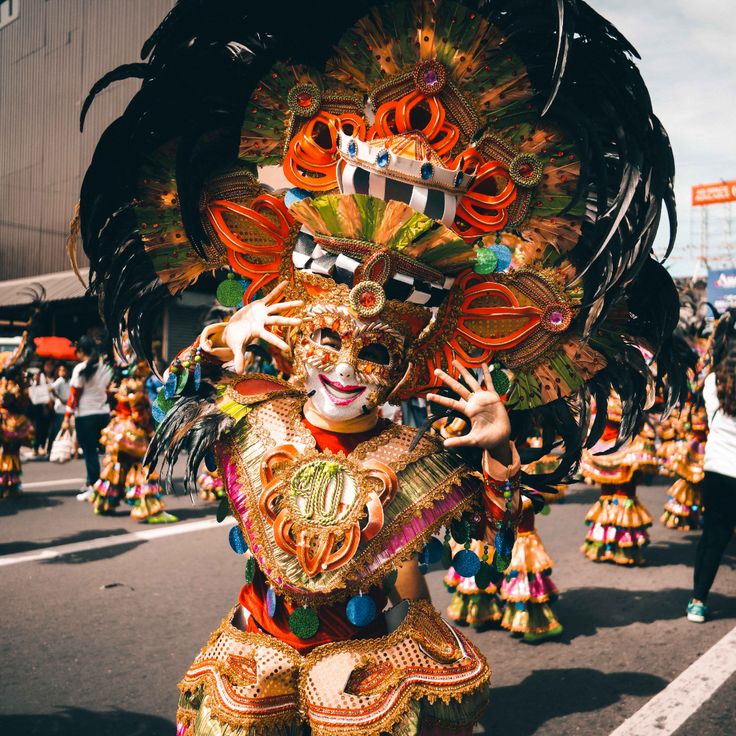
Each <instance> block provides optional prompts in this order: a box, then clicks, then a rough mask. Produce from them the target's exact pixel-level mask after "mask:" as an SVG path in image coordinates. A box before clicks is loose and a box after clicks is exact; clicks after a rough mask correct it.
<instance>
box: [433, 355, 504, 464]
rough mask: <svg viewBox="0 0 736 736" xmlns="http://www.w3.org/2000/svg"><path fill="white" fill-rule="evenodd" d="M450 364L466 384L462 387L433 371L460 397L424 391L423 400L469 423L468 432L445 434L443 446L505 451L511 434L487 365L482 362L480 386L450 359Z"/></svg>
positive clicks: (472, 376)
mask: <svg viewBox="0 0 736 736" xmlns="http://www.w3.org/2000/svg"><path fill="white" fill-rule="evenodd" d="M453 365H454V366H455V368H457V369H458V371H459V372H460V375H461V376H462V377H463V379H464V380H465V382H466V384H467V386H463V385H462V383H460V382H459V381H456V380H455V379H454V378H453V377H452V376H450V375H448V374H447V373H445V372H444V371H443V370H440V369H439V368H438V369H437V370H435V372H434V373H435V375H436V376H437V377H438V378H439V379H440V380H441V381H442V382H443V383H444V384H445V385H446V386H447V387H448V388H450V389H452V390H453V391H454V392H455V393H456V394H458V396H459V397H460V398H459V399H451V398H450V397H448V396H441V395H440V394H427V400H428V401H433V402H434V403H436V404H440V406H445V407H447V408H448V409H452V410H453V411H456V412H458V413H460V414H463V415H465V416H466V417H467V418H468V420H469V422H470V431H469V432H468V433H467V434H464V435H459V436H453V437H448V438H447V439H445V440H444V444H445V447H478V448H480V449H483V450H493V449H495V448H499V449H503V450H506V449H507V448H508V443H509V437H510V436H511V423H510V422H509V416H508V414H507V413H506V407H505V406H504V405H503V401H501V397H500V396H499V395H498V394H497V393H496V391H495V389H494V388H493V381H492V380H491V371H490V369H489V367H488V365H487V364H486V363H484V364H483V366H482V370H483V377H484V383H485V386H481V384H480V383H479V382H478V380H477V379H476V378H475V376H474V375H473V374H472V373H471V372H470V371H469V370H467V369H466V368H465V367H464V366H462V365H460V363H458V362H457V361H453Z"/></svg>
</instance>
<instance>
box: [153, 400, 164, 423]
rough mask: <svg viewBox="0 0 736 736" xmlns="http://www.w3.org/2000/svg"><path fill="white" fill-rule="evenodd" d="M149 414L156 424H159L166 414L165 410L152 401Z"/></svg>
mask: <svg viewBox="0 0 736 736" xmlns="http://www.w3.org/2000/svg"><path fill="white" fill-rule="evenodd" d="M151 415H152V416H153V421H154V422H156V424H161V422H162V420H163V418H164V417H165V416H166V412H165V411H164V410H163V409H162V408H161V407H160V406H159V405H158V404H157V403H156V402H155V401H154V402H153V404H151Z"/></svg>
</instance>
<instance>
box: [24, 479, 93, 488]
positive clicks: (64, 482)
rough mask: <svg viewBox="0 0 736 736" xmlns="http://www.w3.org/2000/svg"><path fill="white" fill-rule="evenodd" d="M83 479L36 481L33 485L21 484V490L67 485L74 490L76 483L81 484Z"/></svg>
mask: <svg viewBox="0 0 736 736" xmlns="http://www.w3.org/2000/svg"><path fill="white" fill-rule="evenodd" d="M83 482H84V478H64V479H63V480H36V481H33V483H23V490H28V489H29V488H43V487H44V486H63V485H67V484H68V485H69V487H70V488H74V487H75V486H76V485H77V483H83Z"/></svg>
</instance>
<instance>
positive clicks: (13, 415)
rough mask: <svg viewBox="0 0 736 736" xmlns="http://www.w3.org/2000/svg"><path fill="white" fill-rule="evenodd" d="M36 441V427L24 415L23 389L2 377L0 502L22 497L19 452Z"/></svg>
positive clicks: (21, 472) (0, 378) (0, 379)
mask: <svg viewBox="0 0 736 736" xmlns="http://www.w3.org/2000/svg"><path fill="white" fill-rule="evenodd" d="M33 437H34V430H33V424H32V423H31V421H30V420H29V419H28V417H26V416H25V415H24V414H23V412H22V393H21V388H20V386H19V385H18V384H17V383H16V382H15V381H13V380H12V379H9V378H5V377H0V498H12V497H14V496H18V495H20V493H21V490H22V483H21V477H22V475H23V470H22V466H21V461H20V448H21V446H23V445H26V446H29V447H30V445H31V442H32V441H33Z"/></svg>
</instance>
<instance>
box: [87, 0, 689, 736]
mask: <svg viewBox="0 0 736 736" xmlns="http://www.w3.org/2000/svg"><path fill="white" fill-rule="evenodd" d="M314 21H315V13H314V7H313V6H311V5H309V4H303V5H300V6H293V7H291V8H290V12H289V13H284V12H283V9H282V8H278V7H276V6H273V5H272V4H266V3H237V2H222V3H207V4H202V3H198V2H181V3H179V4H177V6H176V7H175V8H174V9H173V10H172V12H171V14H170V15H169V16H168V17H167V19H166V20H165V21H164V22H163V23H162V25H161V26H160V27H159V29H157V31H156V32H155V33H154V35H153V36H152V38H151V40H150V42H149V43H148V44H147V45H146V48H145V49H144V54H143V55H144V58H146V59H147V61H146V62H145V63H143V64H135V65H128V66H125V67H121V68H120V69H118V70H116V71H114V72H112V73H111V74H110V75H108V76H107V77H105V78H104V79H103V80H101V81H100V82H99V83H98V84H97V85H95V88H94V89H93V93H92V95H91V96H90V98H89V99H88V100H87V101H86V102H85V104H84V106H83V115H84V113H85V112H86V110H87V109H88V107H89V104H90V102H91V99H92V97H94V95H95V94H96V93H97V92H99V91H100V90H101V89H103V88H104V87H105V86H106V85H107V84H109V83H110V82H112V81H115V80H116V79H120V78H124V77H126V76H130V75H133V76H138V77H140V78H142V79H144V80H145V81H144V83H143V85H142V88H141V90H140V92H139V93H138V94H137V95H136V97H135V99H134V100H133V102H132V103H131V105H130V107H129V108H128V110H127V111H126V113H125V114H124V115H123V116H122V117H121V118H120V119H119V120H118V121H116V122H115V123H113V125H112V126H110V128H109V129H108V130H107V131H106V133H105V134H104V135H103V137H102V139H101V141H100V143H99V145H98V147H97V150H96V152H95V156H94V158H93V163H92V165H91V166H90V169H89V170H88V172H87V175H86V177H85V181H84V185H83V191H82V197H81V206H80V217H81V232H82V236H83V240H84V247H85V251H86V252H87V254H88V256H89V258H90V262H91V271H90V273H91V279H92V290H93V291H94V292H96V293H97V294H98V295H99V296H100V300H101V312H102V314H104V315H105V319H106V322H107V324H108V325H109V326H110V328H111V329H112V330H113V333H114V334H115V335H118V334H119V332H120V330H121V329H124V328H126V327H127V328H128V329H129V331H130V336H131V342H132V344H133V346H134V348H135V350H136V351H137V352H138V353H139V354H141V355H148V354H149V353H150V345H149V343H150V338H151V324H152V321H153V319H154V317H155V316H156V314H157V313H158V312H159V311H160V306H161V305H162V304H163V302H164V301H165V300H166V299H168V298H169V297H170V296H172V295H175V294H178V293H179V292H181V291H182V290H183V289H185V288H186V287H187V286H189V285H190V284H192V283H193V282H194V281H195V280H196V279H197V278H198V277H199V276H200V275H201V274H203V273H206V272H211V271H219V275H220V276H222V277H223V280H222V282H221V284H220V286H219V287H218V292H219V291H220V290H222V291H223V292H229V293H230V296H231V297H233V302H234V303H233V306H237V307H241V305H242V308H240V309H239V311H238V312H237V313H236V315H235V316H233V317H232V318H231V320H230V321H229V322H227V323H226V324H220V325H215V326H213V327H212V328H208V329H207V330H205V331H204V332H203V333H202V335H201V339H200V341H199V342H197V343H195V345H193V346H192V347H191V348H190V349H189V350H186V351H184V353H183V354H181V355H180V356H179V358H178V359H177V360H175V361H174V363H173V364H172V366H171V367H170V368H169V371H168V372H167V375H166V381H165V386H164V391H163V392H162V393H159V397H158V398H157V400H156V406H157V409H156V410H157V411H159V410H160V411H161V412H162V414H163V416H162V421H161V424H160V426H159V429H158V430H157V433H156V436H155V437H154V440H153V443H152V445H151V459H152V460H155V459H157V458H160V459H162V460H163V465H164V469H165V472H164V474H163V478H164V480H166V478H167V477H170V474H171V472H172V471H171V468H172V465H173V462H174V461H175V459H176V457H177V456H178V454H179V453H180V451H181V450H184V449H186V450H188V451H189V457H188V464H187V483H188V484H189V486H190V487H191V486H192V485H193V481H194V480H195V479H196V475H197V473H198V469H199V466H200V463H201V461H202V459H203V457H204V456H205V455H206V454H207V453H209V452H211V451H213V450H214V452H215V454H216V455H217V465H218V467H220V468H221V469H222V472H223V479H224V483H225V488H226V492H227V497H228V503H229V504H230V508H231V512H232V513H233V514H234V515H235V516H236V518H237V520H238V526H237V527H234V528H233V531H232V532H231V535H232V536H231V542H232V545H233V548H234V549H235V550H236V551H238V552H244V551H245V550H246V548H248V549H249V551H250V553H251V556H249V557H248V561H247V562H246V579H247V580H248V583H247V585H246V586H245V588H243V590H242V591H241V595H240V601H239V605H238V606H236V608H234V609H233V611H232V612H231V613H230V614H228V616H227V618H226V620H225V622H224V623H223V625H222V626H221V627H220V628H219V629H218V631H217V632H216V633H215V634H214V635H213V637H212V638H211V640H210V644H209V645H208V646H207V647H206V648H205V650H203V652H202V653H201V654H200V655H199V656H198V657H197V659H196V660H195V662H194V663H193V665H192V667H190V669H189V670H188V671H187V674H186V675H185V678H184V681H183V682H182V685H181V690H182V698H181V708H180V711H179V718H178V720H179V728H180V733H182V734H183V733H187V734H193V735H194V736H197V735H199V734H207V733H212V732H213V731H221V730H222V729H224V728H230V729H241V730H243V731H248V732H249V733H252V734H264V733H274V732H278V731H279V730H280V731H281V732H282V733H290V734H291V733H303V732H307V731H308V730H310V729H311V731H312V732H317V733H320V734H322V736H329V735H331V734H342V733H344V732H346V731H348V730H349V731H352V732H354V733H362V734H366V736H373V735H377V734H379V733H381V732H386V731H390V730H394V729H395V730H396V731H401V732H402V734H406V735H407V736H409V735H410V734H419V733H426V732H427V731H430V732H431V731H432V730H434V731H436V732H437V733H440V732H442V733H456V734H466V733H470V732H471V731H472V724H473V722H474V721H475V720H477V718H478V716H479V714H480V712H481V711H482V709H483V708H484V707H485V704H486V703H487V700H488V675H489V670H488V666H487V664H486V663H485V661H484V660H483V658H482V657H481V656H480V654H479V653H478V652H477V650H476V649H475V648H474V647H473V645H472V643H471V642H469V641H468V640H467V638H466V637H464V636H463V635H462V633H461V632H458V631H453V630H452V629H451V628H450V627H449V625H448V624H446V623H445V622H444V621H443V620H442V619H441V618H440V617H439V614H438V613H437V612H436V611H434V609H433V608H432V607H431V605H430V604H429V603H428V602H427V601H426V600H416V599H417V598H422V597H424V596H426V586H425V585H424V584H423V582H422V578H421V577H420V576H419V575H418V570H417V566H416V564H414V562H413V559H412V555H414V554H415V553H416V552H418V551H419V550H421V549H422V547H423V545H425V543H427V542H428V540H429V538H430V536H431V535H433V534H434V533H435V532H437V531H438V530H440V529H441V528H442V527H446V526H451V525H452V522H453V521H454V522H455V526H456V527H461V528H462V529H463V530H467V531H464V533H463V535H461V536H460V540H461V543H462V545H463V549H461V550H459V551H458V552H457V553H456V554H455V555H454V557H453V558H452V565H453V567H454V568H455V570H456V571H457V572H458V574H460V575H462V576H463V577H476V579H477V578H478V574H479V573H481V572H485V574H486V575H487V574H488V571H487V569H486V568H487V567H493V568H494V569H495V570H496V572H502V571H503V570H504V569H505V568H506V567H507V565H508V563H509V561H510V558H511V553H512V547H513V541H514V528H515V526H516V523H517V521H518V516H519V513H520V497H519V493H520V485H521V481H522V477H521V474H520V472H519V470H518V468H519V461H518V456H517V455H516V454H515V453H514V451H513V446H512V445H510V444H509V441H508V434H509V433H513V437H514V438H515V439H518V440H519V442H520V443H521V442H523V441H524V439H525V437H526V434H527V432H526V428H527V426H529V425H530V424H531V421H530V419H531V417H532V416H533V417H535V418H536V419H537V420H538V423H541V425H542V426H544V427H545V443H544V445H543V446H542V447H541V448H540V449H539V452H540V455H544V454H546V453H547V452H549V451H550V449H551V447H547V444H550V445H551V444H552V442H553V440H554V438H555V436H556V435H559V436H560V437H562V438H563V443H564V447H563V448H561V449H560V461H559V463H558V465H557V467H556V468H555V469H554V470H553V471H552V472H551V473H548V474H543V475H539V476H530V477H529V478H526V476H525V477H524V480H527V481H528V482H531V481H532V480H533V481H534V482H535V483H539V484H540V485H544V486H546V485H549V484H551V483H556V482H560V481H562V480H563V479H565V478H566V477H567V475H568V474H569V472H570V471H571V469H572V468H573V467H574V466H575V463H576V462H577V460H578V459H579V457H580V452H581V449H582V447H583V446H584V445H585V444H586V443H590V444H592V443H593V442H594V441H595V440H596V439H597V436H598V434H600V431H601V429H602V425H600V424H594V425H593V427H592V428H591V427H590V424H589V416H590V415H589V408H590V404H591V400H592V397H593V396H595V397H596V399H597V401H598V404H599V407H600V408H601V411H603V407H604V405H605V403H606V400H607V396H608V394H609V391H610V389H611V386H614V387H616V389H617V390H618V392H619V393H620V394H621V395H623V396H624V397H625V412H624V417H623V421H622V423H621V433H620V434H621V438H622V441H623V440H625V439H627V438H628V437H630V435H631V434H632V433H633V431H634V429H635V427H636V425H637V423H638V421H639V419H640V417H641V414H642V411H643V408H644V404H645V397H646V394H647V390H648V387H649V386H650V385H651V384H652V382H653V381H654V382H655V383H662V382H663V381H665V380H666V381H667V383H668V384H669V385H674V387H675V390H674V392H673V396H672V397H671V398H672V399H673V400H674V399H675V398H677V397H676V394H678V391H677V376H678V374H679V366H678V365H677V364H676V361H675V362H674V363H672V362H668V356H669V352H668V351H667V350H662V351H661V353H660V349H661V347H662V346H663V345H664V344H665V343H666V341H667V339H668V337H669V335H670V333H671V331H672V328H673V327H674V324H675V320H676V304H677V300H676V294H675V291H674V287H673V285H672V281H671V279H670V277H669V275H668V274H667V273H666V272H665V271H664V269H663V268H662V267H661V266H660V265H659V264H658V263H656V262H655V261H654V260H653V259H652V258H651V247H652V243H653V239H654V237H655V232H656V227H657V223H658V220H659V212H660V208H661V205H662V202H663V201H664V202H665V203H666V204H667V205H668V208H669V209H670V210H671V206H672V193H671V184H672V159H671V153H670V150H669V145H668V142H667V138H666V135H665V134H664V131H663V130H662V127H661V125H660V124H659V121H658V120H657V119H656V117H655V116H654V115H653V113H652V111H651V108H650V106H649V98H648V95H647V94H646V89H645V87H644V85H643V83H642V81H641V79H640V77H639V76H638V72H637V71H636V69H635V67H634V65H633V64H632V61H631V55H632V51H633V50H632V49H631V47H630V46H629V44H628V43H627V42H626V40H625V39H623V37H621V36H620V34H619V33H618V32H617V31H616V30H615V29H614V28H612V27H611V26H610V25H609V24H607V23H606V22H605V21H604V20H602V19H601V18H600V16H598V15H597V14H595V13H594V12H592V11H591V10H590V9H589V8H588V6H587V5H585V4H584V3H582V2H575V1H574V0H562V1H561V2H560V3H556V4H555V3H539V2H523V1H519V0H515V2H509V3H501V2H499V3H492V4H483V5H482V6H480V7H476V6H475V5H472V6H471V5H470V4H465V3H458V2H450V1H440V0H437V2H429V0H412V1H411V2H402V3H389V4H383V3H372V2H363V1H362V0H360V1H359V2H358V3H357V4H355V3H353V4H352V5H350V6H349V7H347V8H346V7H345V5H344V3H343V4H341V3H333V2H327V3H326V4H325V3H322V4H320V12H319V22H318V23H315V22H314ZM305 28H310V36H309V41H310V42H309V43H308V44H305V43H304V42H303V41H304V36H303V34H304V29H305ZM378 48H380V49H381V53H378V54H377V53H376V50H377V49H378ZM600 78H605V79H606V80H607V84H605V85H603V84H600ZM368 108H370V110H371V112H370V115H366V110H367V109H368ZM623 110H625V111H626V115H621V116H618V115H616V114H615V112H612V111H623ZM573 111H574V114H572V112H573ZM571 118H574V124H573V125H572V126H571V123H570V121H571ZM144 120H145V123H143V121H144ZM144 131H145V132H144ZM589 143H590V145H589ZM258 175H261V176H263V177H264V178H265V177H269V178H271V176H272V181H273V180H275V181H277V182H280V183H281V184H283V185H285V186H286V187H287V188H288V190H287V189H281V190H274V189H272V188H271V187H266V186H265V185H264V182H263V181H261V180H259V179H258V178H257V177H258ZM624 192H625V193H626V194H625V196H622V193H624ZM226 269H227V270H229V271H230V272H231V273H230V277H229V278H227V277H226V276H225V273H224V271H225V270H226ZM279 283H281V284H282V285H281V286H277V284H279ZM673 305H674V308H673ZM258 340H263V341H265V342H267V343H268V344H269V345H271V346H272V347H273V348H275V352H277V353H278V354H282V353H291V355H290V356H289V361H290V362H291V363H292V365H293V369H294V377H293V378H292V380H291V381H290V382H288V383H287V382H284V381H281V380H279V379H278V378H274V377H271V376H268V375H263V374H256V375H254V374H249V375H243V371H244V364H245V356H244V350H245V347H246V346H247V345H248V344H249V343H252V342H254V341H258ZM638 344H645V345H648V346H649V347H650V349H651V352H652V353H653V354H655V355H658V356H659V363H658V374H657V376H656V377H655V376H653V375H652V372H651V370H650V366H649V365H648V364H647V363H646V362H645V361H644V360H643V359H642V357H641V353H640V351H639V349H638V347H636V346H637V345H638ZM197 357H199V358H200V360H199V361H197ZM491 359H492V360H493V361H494V364H493V370H492V371H491V367H490V366H488V361H490V360H491ZM471 370H482V372H483V379H482V382H479V381H478V379H477V377H476V376H474V375H473V374H472V373H471V372H470V371H471ZM414 397H419V398H421V397H426V398H427V400H428V405H429V407H430V410H431V414H432V416H431V417H429V419H428V421H427V426H428V425H429V423H431V422H434V421H436V419H438V418H440V417H442V416H447V417H448V418H449V419H451V420H453V419H457V418H463V419H464V421H465V422H466V426H467V429H468V432H467V434H464V435H462V436H460V437H451V438H448V439H446V440H445V441H444V443H442V442H440V441H439V440H438V439H437V438H434V437H432V436H428V435H427V434H426V432H425V431H424V430H425V428H424V427H422V428H420V429H418V430H417V429H413V428H408V427H400V426H398V425H395V424H392V423H390V422H388V421H386V420H379V417H378V408H379V407H380V406H381V405H382V404H383V403H384V402H385V401H386V400H388V399H390V400H391V401H393V402H397V401H400V400H404V399H411V398H414ZM669 398H670V397H668V400H669ZM502 402H503V403H502ZM506 407H508V409H509V410H510V415H511V419H512V421H513V426H512V427H509V425H508V419H507V413H506ZM494 455H495V456H496V457H494ZM532 495H533V494H532ZM534 498H536V496H534ZM474 538H475V539H478V540H480V541H483V542H487V543H488V545H489V555H488V561H484V560H481V559H479V558H478V556H477V555H476V554H474V553H473V552H472V549H471V545H472V541H473V539H474ZM432 546H433V547H434V548H435V549H436V544H434V545H432ZM491 549H492V550H493V554H491ZM422 554H424V552H422ZM427 554H428V556H429V553H427ZM484 565H485V567H484ZM384 584H385V586H386V588H387V589H388V590H389V591H390V594H391V599H392V602H393V603H394V604H395V605H394V607H393V608H391V609H389V610H387V611H385V612H384V611H383V607H384V605H385V594H384V593H383V586H384ZM402 598H403V599H404V601H403V602H401V601H400V599H402ZM389 631H391V632H392V633H390V634H389V633H388V632H389ZM366 637H372V638H371V639H370V640H369V641H365V638H366ZM410 660H411V661H414V662H417V663H418V667H419V670H420V672H421V674H416V670H414V671H413V673H412V674H411V676H409V673H408V672H407V669H406V664H405V663H406V662H407V661H410ZM236 662H237V663H239V664H238V665H237V667H238V672H240V671H241V669H242V668H244V669H242V673H244V674H242V676H241V674H238V673H237V672H235V670H234V669H233V667H234V666H235V665H234V664H233V663H236ZM272 665H273V666H274V667H275V668H276V669H277V670H278V671H279V672H280V673H282V674H280V675H279V676H278V677H277V678H275V679H273V680H269V686H268V687H264V685H265V684H266V683H265V682H264V680H263V678H264V676H266V675H265V673H267V672H272V671H275V670H274V669H273V668H272ZM338 671H339V672H340V677H336V672H338ZM343 675H344V676H343ZM376 683H379V685H378V686H377V685H376ZM271 685H273V687H271ZM233 692H234V693H236V700H233V699H230V698H229V696H228V695H227V693H233ZM226 724H227V725H226Z"/></svg>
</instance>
